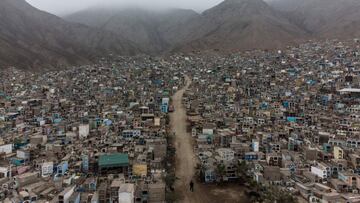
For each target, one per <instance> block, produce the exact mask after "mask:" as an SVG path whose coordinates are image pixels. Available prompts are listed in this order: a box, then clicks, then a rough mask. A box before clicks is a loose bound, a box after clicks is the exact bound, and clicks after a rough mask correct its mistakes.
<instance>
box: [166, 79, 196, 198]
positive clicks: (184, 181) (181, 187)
mask: <svg viewBox="0 0 360 203" xmlns="http://www.w3.org/2000/svg"><path fill="white" fill-rule="evenodd" d="M190 84H191V80H190V78H189V77H186V85H185V87H184V88H183V89H181V90H179V91H178V92H177V93H176V94H175V95H174V96H173V98H172V100H173V105H174V107H175V112H174V113H172V114H171V115H170V119H171V128H172V131H173V132H174V133H175V139H174V141H175V147H176V177H177V178H178V180H177V181H176V183H175V191H176V192H177V193H178V194H180V195H181V197H182V202H194V203H195V202H199V201H196V196H197V195H196V194H197V192H194V193H192V192H190V191H189V183H190V181H191V180H192V179H193V176H194V174H195V167H196V159H195V155H194V152H193V146H192V140H191V139H192V138H191V135H190V134H189V133H187V132H186V109H185V108H184V106H183V105H182V103H181V101H182V98H183V95H184V92H185V91H186V90H187V88H188V87H189V86H190ZM195 186H196V185H195Z"/></svg>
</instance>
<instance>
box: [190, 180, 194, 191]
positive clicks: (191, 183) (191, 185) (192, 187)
mask: <svg viewBox="0 0 360 203" xmlns="http://www.w3.org/2000/svg"><path fill="white" fill-rule="evenodd" d="M190 191H191V192H194V182H193V181H192V180H191V182H190Z"/></svg>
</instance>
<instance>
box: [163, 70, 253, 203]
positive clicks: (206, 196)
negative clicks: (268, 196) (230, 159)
mask: <svg viewBox="0 0 360 203" xmlns="http://www.w3.org/2000/svg"><path fill="white" fill-rule="evenodd" d="M190 84H191V80H190V79H189V78H188V77H186V86H185V87H184V88H183V89H181V90H179V91H178V92H177V93H176V94H175V95H174V96H173V98H172V99H173V105H174V107H175V112H174V113H172V114H171V115H170V119H171V128H172V131H173V132H174V133H175V139H174V144H175V147H176V177H177V178H178V180H177V181H176V183H175V191H176V193H178V194H180V196H181V200H180V202H185V203H202V202H204V203H212V202H214V203H215V202H216V203H218V202H221V203H230V202H244V203H247V202H248V201H247V199H246V197H245V195H244V192H243V191H244V189H243V188H242V187H240V186H238V185H226V186H217V185H204V184H201V183H197V182H196V183H195V192H190V191H189V183H190V181H191V180H194V181H195V178H194V175H195V167H196V162H197V159H196V157H195V154H194V151H193V144H192V137H191V135H190V134H189V133H188V132H187V131H186V125H187V123H186V110H185V109H184V107H183V105H182V103H181V100H182V98H183V94H184V92H185V91H186V89H187V88H188V87H189V85H190Z"/></svg>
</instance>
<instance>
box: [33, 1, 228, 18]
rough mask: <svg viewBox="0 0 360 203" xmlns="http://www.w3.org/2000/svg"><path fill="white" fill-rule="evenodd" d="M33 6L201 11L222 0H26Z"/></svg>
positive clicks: (66, 9)
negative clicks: (108, 5) (133, 7)
mask: <svg viewBox="0 0 360 203" xmlns="http://www.w3.org/2000/svg"><path fill="white" fill-rule="evenodd" d="M26 1H27V2H29V3H30V4H32V5H33V6H35V7H37V8H39V9H41V10H45V11H47V12H50V13H53V14H57V15H64V14H69V13H73V12H75V11H79V10H82V9H86V8H89V7H93V6H96V5H98V4H100V5H106V4H116V5H120V6H137V7H146V8H187V9H194V10H197V11H202V10H205V9H207V8H210V7H212V6H214V5H216V4H218V3H220V2H222V1H223V0H26Z"/></svg>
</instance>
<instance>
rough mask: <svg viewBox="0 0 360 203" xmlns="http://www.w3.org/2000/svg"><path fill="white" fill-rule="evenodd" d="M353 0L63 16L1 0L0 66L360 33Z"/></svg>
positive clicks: (242, 1)
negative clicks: (201, 10) (199, 11)
mask: <svg viewBox="0 0 360 203" xmlns="http://www.w3.org/2000/svg"><path fill="white" fill-rule="evenodd" d="M359 10H360V1H357V0H273V1H270V2H264V1H263V0H225V1H224V2H221V3H220V4H218V5H216V6H215V7H213V8H210V9H208V10H206V11H204V12H202V13H198V12H195V11H193V10H186V9H163V10H156V11H155V10H149V9H143V8H124V7H122V8H119V7H113V8H109V6H107V7H101V6H97V7H91V8H89V9H85V10H82V11H79V12H76V13H72V14H69V15H67V16H64V17H63V18H60V17H57V16H54V15H52V14H49V13H46V12H44V11H40V10H38V9H36V8H34V7H33V6H31V5H30V4H28V3H27V2H26V1H25V0H1V1H0V67H1V68H4V67H8V66H17V67H20V68H39V69H40V68H44V67H45V68H46V67H52V68H57V67H61V66H66V65H77V64H86V63H92V62H94V61H96V58H97V57H101V56H105V55H107V54H109V53H113V54H119V55H135V54H151V55H160V54H164V53H168V52H191V51H205V50H206V51H208V50H212V51H214V50H216V51H218V52H233V51H243V50H251V49H275V48H281V47H284V46H287V45H290V44H296V43H301V42H303V41H306V40H308V39H320V40H323V39H327V38H352V37H357V36H359V35H360V12H358V11H359Z"/></svg>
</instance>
